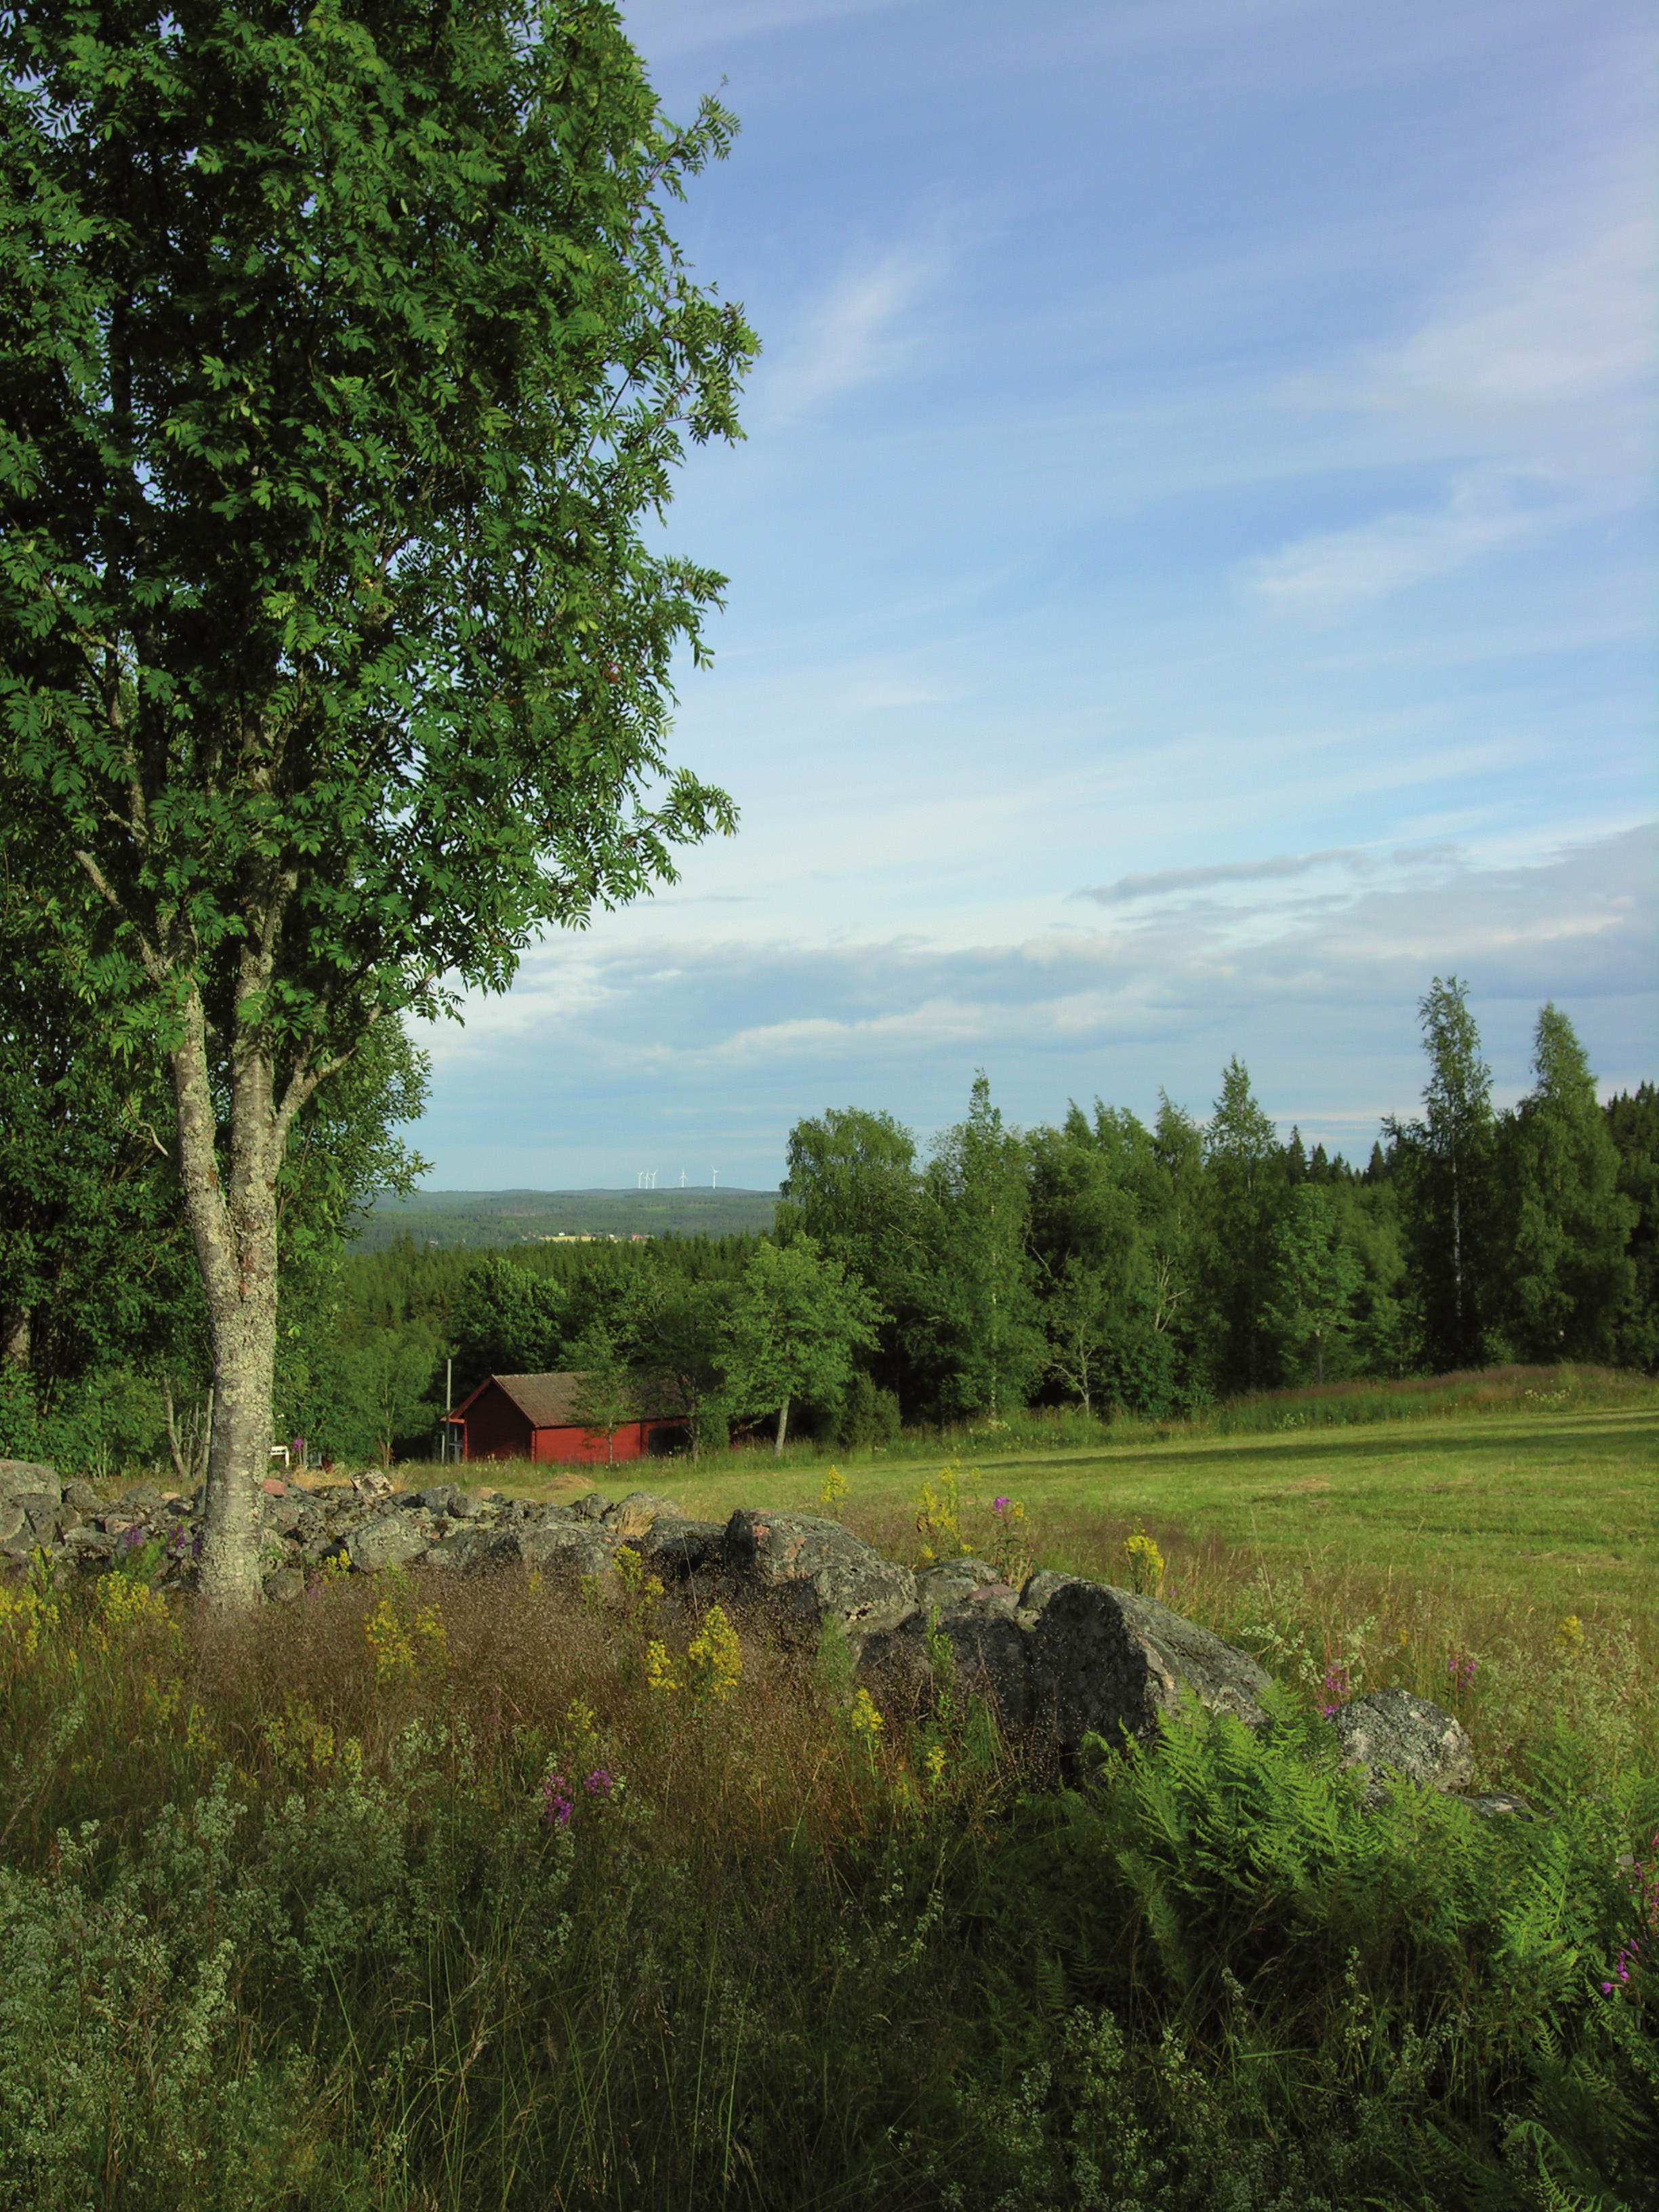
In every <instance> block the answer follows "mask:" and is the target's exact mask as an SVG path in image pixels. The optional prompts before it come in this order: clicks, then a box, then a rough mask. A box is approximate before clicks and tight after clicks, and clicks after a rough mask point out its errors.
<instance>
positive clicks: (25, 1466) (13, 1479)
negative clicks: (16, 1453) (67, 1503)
mask: <svg viewBox="0 0 1659 2212" xmlns="http://www.w3.org/2000/svg"><path fill="white" fill-rule="evenodd" d="M63 1495H64V1486H63V1484H62V1483H61V1482H59V1481H58V1470H57V1468H54V1467H49V1466H48V1465H47V1464H46V1462H45V1461H44V1460H33V1459H0V1498H40V1497H49V1498H51V1499H52V1504H54V1505H56V1504H58V1500H59V1499H60V1498H62V1497H63Z"/></svg>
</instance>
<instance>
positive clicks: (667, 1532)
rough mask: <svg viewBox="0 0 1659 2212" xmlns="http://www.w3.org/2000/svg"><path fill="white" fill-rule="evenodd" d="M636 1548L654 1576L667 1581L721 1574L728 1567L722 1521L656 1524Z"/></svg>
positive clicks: (654, 1523) (724, 1531) (663, 1521)
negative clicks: (725, 1566) (721, 1570)
mask: <svg viewBox="0 0 1659 2212" xmlns="http://www.w3.org/2000/svg"><path fill="white" fill-rule="evenodd" d="M635 1549H636V1550H637V1551H638V1553H639V1555H640V1557H641V1559H643V1560H644V1561H645V1562H646V1564H647V1566H649V1567H650V1568H651V1570H652V1571H653V1573H654V1574H657V1575H660V1576H661V1577H663V1579H664V1580H665V1581H668V1582H677V1583H683V1582H689V1581H690V1580H692V1579H693V1578H694V1577H695V1578H702V1577H709V1576H714V1575H718V1574H719V1573H720V1569H721V1567H722V1566H723V1565H725V1556H726V1523H725V1522H723V1521H678V1520H676V1521H671V1520H667V1519H664V1520H660V1521H653V1522H652V1523H651V1526H650V1527H649V1528H647V1530H646V1532H645V1534H643V1535H642V1536H641V1538H640V1539H639V1541H638V1542H637V1544H636V1545H635Z"/></svg>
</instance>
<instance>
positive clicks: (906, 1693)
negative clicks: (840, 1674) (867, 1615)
mask: <svg viewBox="0 0 1659 2212" xmlns="http://www.w3.org/2000/svg"><path fill="white" fill-rule="evenodd" d="M930 1624H931V1626H932V1627H933V1632H934V1634H935V1635H936V1636H937V1637H940V1638H944V1640H945V1644H947V1645H948V1646H949V1648H950V1651H951V1661H952V1666H951V1673H952V1675H953V1677H954V1682H955V1687H956V1690H957V1693H958V1695H960V1696H962V1697H964V1698H979V1699H982V1700H983V1702H984V1703H985V1704H986V1705H988V1706H989V1707H990V1709H991V1711H993V1712H994V1714H995V1716H996V1717H997V1721H998V1723H999V1724H1000V1727H1001V1728H1002V1729H1004V1731H1005V1732H1006V1734H1008V1735H1023V1734H1024V1731H1025V1730H1026V1729H1029V1728H1030V1724H1031V1721H1032V1718H1033V1713H1034V1699H1033V1694H1032V1683H1031V1666H1030V1637H1029V1635H1028V1633H1027V1632H1026V1631H1025V1630H1024V1629H1023V1628H1022V1627H1021V1626H1020V1625H1019V1622H1018V1620H1017V1619H1016V1618H1015V1614H1014V1593H1013V1591H1012V1590H1011V1589H1009V1588H1008V1586H1007V1585H1006V1583H988V1584H982V1585H981V1587H980V1589H978V1590H977V1591H976V1592H975V1595H974V1597H973V1598H971V1599H969V1601H967V1602H966V1603H965V1604H962V1605H954V1606H952V1607H951V1608H950V1610H949V1611H948V1612H940V1611H939V1610H938V1608H937V1607H935V1608H933V1609H932V1611H931V1613H913V1614H912V1615H911V1616H910V1618H909V1619H908V1620H902V1621H901V1622H900V1623H899V1625H898V1626H897V1627H896V1628H891V1629H886V1630H884V1631H882V1632H878V1634H875V1635H872V1636H868V1637H866V1638H865V1642H864V1647H863V1650H862V1651H861V1652H860V1656H859V1664H858V1677H859V1680H861V1681H864V1682H866V1684H868V1685H869V1686H871V1687H872V1688H873V1687H875V1686H876V1685H877V1684H878V1683H880V1684H881V1685H882V1686H884V1688H885V1689H886V1691H887V1692H888V1694H889V1695H890V1696H894V1697H896V1699H898V1700H899V1701H900V1702H901V1703H902V1704H904V1705H908V1706H909V1707H910V1708H911V1709H912V1710H913V1711H915V1714H916V1717H917V1718H918V1719H920V1718H921V1717H922V1715H924V1714H925V1713H927V1712H928V1711H932V1710H933V1705H934V1703H935V1699H936V1696H937V1688H936V1685H935V1682H934V1679H933V1652H932V1650H930V1649H929V1644H928V1633H929V1627H930Z"/></svg>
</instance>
